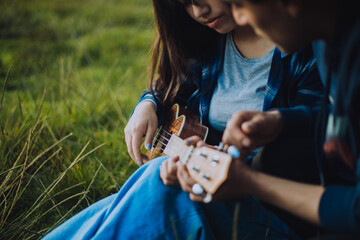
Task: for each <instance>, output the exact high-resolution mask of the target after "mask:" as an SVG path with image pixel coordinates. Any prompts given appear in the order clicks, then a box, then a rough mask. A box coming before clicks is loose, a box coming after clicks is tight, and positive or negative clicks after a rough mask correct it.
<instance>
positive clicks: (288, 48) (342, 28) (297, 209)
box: [178, 0, 360, 235]
mask: <svg viewBox="0 0 360 240" xmlns="http://www.w3.org/2000/svg"><path fill="white" fill-rule="evenodd" d="M228 2H230V3H231V4H232V11H233V16H234V19H235V21H236V22H237V23H238V24H239V25H245V24H250V25H252V27H253V28H254V29H255V31H256V32H257V33H258V34H259V35H262V36H265V37H268V38H270V39H271V40H273V41H274V42H275V43H276V44H277V45H278V46H279V48H280V49H281V50H282V51H283V52H286V53H292V52H294V51H296V50H298V49H300V48H302V47H303V46H305V45H306V44H308V43H310V42H312V43H313V46H314V53H315V56H316V59H317V63H318V65H319V66H318V68H319V73H320V76H321V78H322V80H323V82H324V85H326V88H327V95H329V98H330V100H331V101H330V104H329V103H328V102H327V101H326V100H325V99H324V102H323V106H322V108H321V110H320V109H309V108H306V107H298V108H295V109H290V110H273V111H269V112H256V111H245V112H238V113H236V114H234V115H233V117H232V118H231V120H230V121H229V122H228V124H227V127H226V130H225V133H224V136H223V142H224V143H226V144H229V145H235V146H237V147H238V149H239V150H240V152H242V153H245V152H251V150H253V149H255V148H257V147H259V146H262V145H264V144H267V143H270V142H272V141H273V140H275V139H277V138H279V137H283V136H284V135H285V136H301V135H306V134H309V133H311V132H312V131H316V133H317V134H316V135H317V137H316V144H317V149H318V165H319V177H320V179H321V183H322V184H321V185H310V184H304V183H298V182H295V181H289V180H285V179H281V178H278V177H274V176H270V175H267V174H264V173H261V172H258V171H256V170H253V169H251V168H249V167H248V166H246V165H245V164H243V163H242V162H241V161H233V166H232V167H231V170H230V172H229V179H228V181H227V182H226V183H225V184H224V185H223V186H222V187H221V189H220V190H219V192H218V193H217V194H216V195H215V196H214V198H215V199H216V198H217V199H227V198H234V197H235V198H236V197H241V196H248V195H251V196H255V197H257V198H259V199H260V200H261V201H263V202H265V203H268V204H271V205H274V206H277V207H279V208H281V209H283V210H285V211H287V212H289V213H291V214H293V215H295V216H298V217H300V218H302V219H304V220H306V221H308V222H310V223H313V224H315V225H318V226H320V227H321V228H322V229H323V230H324V231H325V233H341V234H351V235H353V234H355V235H356V234H360V184H359V180H360V97H359V95H358V94H356V93H358V92H359V91H360V49H359V47H360V15H359V14H358V13H357V9H356V7H355V6H353V4H352V3H350V1H343V2H341V1H335V0H317V1H313V0H271V1H270V0H230V1H228ZM316 122H318V124H316ZM289 161H290V160H289ZM181 171H185V170H184V169H182V170H180V173H178V176H179V182H180V183H181V185H182V186H183V188H184V187H185V186H186V185H191V184H194V182H191V180H186V177H187V176H186V174H183V173H182V172H181ZM182 176H184V177H182ZM190 197H191V198H192V199H193V200H199V201H201V200H202V197H203V195H201V196H199V195H195V194H193V193H190Z"/></svg>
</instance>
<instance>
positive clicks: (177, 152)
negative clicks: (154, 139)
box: [164, 134, 194, 165]
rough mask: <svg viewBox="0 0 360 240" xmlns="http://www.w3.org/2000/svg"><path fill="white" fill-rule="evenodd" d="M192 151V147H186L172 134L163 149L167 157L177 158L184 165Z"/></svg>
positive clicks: (182, 141)
mask: <svg viewBox="0 0 360 240" xmlns="http://www.w3.org/2000/svg"><path fill="white" fill-rule="evenodd" d="M193 150H194V146H187V145H186V144H185V141H184V140H182V139H181V138H180V137H178V136H176V135H175V134H172V135H171V137H170V139H169V141H168V143H167V145H166V147H165V149H164V153H165V154H166V155H168V156H169V157H175V156H179V159H180V161H181V162H182V163H183V164H184V165H186V164H187V162H188V159H189V157H190V155H191V154H192V151H193Z"/></svg>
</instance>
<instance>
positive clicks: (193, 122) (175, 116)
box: [147, 104, 208, 160]
mask: <svg viewBox="0 0 360 240" xmlns="http://www.w3.org/2000/svg"><path fill="white" fill-rule="evenodd" d="M207 134H208V128H207V127H206V126H204V125H201V124H200V118H199V117H198V116H196V115H195V114H193V113H192V112H190V111H189V110H187V109H185V108H183V107H181V106H180V105H179V104H174V105H173V106H172V108H171V109H170V113H169V115H168V117H167V119H165V124H164V125H163V126H161V127H160V128H159V129H158V131H157V133H156V135H155V137H154V139H153V142H152V146H151V149H150V150H149V151H148V152H147V157H148V160H151V159H154V158H156V157H158V156H163V155H167V154H166V153H164V149H165V148H166V146H167V143H168V142H169V139H170V138H171V136H172V135H176V136H178V137H180V138H181V139H185V138H188V137H191V136H193V135H197V136H199V137H200V138H201V139H203V140H204V141H205V139H206V137H207Z"/></svg>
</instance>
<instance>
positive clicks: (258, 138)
mask: <svg viewBox="0 0 360 240" xmlns="http://www.w3.org/2000/svg"><path fill="white" fill-rule="evenodd" d="M281 130H282V120H281V115H280V112H279V111H276V110H275V111H270V112H260V111H239V112H236V113H234V114H233V115H232V117H231V118H230V120H229V121H228V123H227V125H226V128H225V131H224V135H223V138H222V141H223V143H224V144H227V145H234V146H236V147H237V148H238V149H239V150H240V153H241V156H240V158H241V159H245V158H246V157H247V156H248V155H249V154H250V153H251V152H252V151H253V150H255V149H256V148H258V147H260V146H263V145H265V144H267V143H270V142H272V141H273V140H274V139H276V138H277V137H278V136H279V134H280V132H281Z"/></svg>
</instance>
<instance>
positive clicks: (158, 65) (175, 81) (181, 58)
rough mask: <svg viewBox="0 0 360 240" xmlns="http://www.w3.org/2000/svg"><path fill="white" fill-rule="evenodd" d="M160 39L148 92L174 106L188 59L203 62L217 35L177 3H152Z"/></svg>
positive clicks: (175, 0) (174, 0)
mask: <svg viewBox="0 0 360 240" xmlns="http://www.w3.org/2000/svg"><path fill="white" fill-rule="evenodd" d="M153 7H154V13H155V20H156V27H157V32H158V35H157V37H156V39H155V42H154V45H153V49H152V59H151V66H150V76H149V81H148V88H149V90H150V92H151V93H152V94H153V95H154V96H155V94H154V90H155V92H156V93H157V96H158V97H159V96H160V99H159V100H160V102H161V103H162V104H171V103H172V102H173V100H174V98H175V96H176V94H177V93H178V91H179V87H180V85H181V82H182V81H183V79H184V78H186V75H187V70H188V67H189V63H188V62H189V61H188V60H189V59H198V60H201V58H202V57H203V56H204V55H205V54H206V52H207V51H209V48H210V47H211V46H212V45H213V44H214V43H215V39H216V37H217V36H218V33H217V32H215V31H214V30H212V29H210V28H208V27H206V26H203V25H201V24H200V23H198V22H196V21H194V20H193V19H192V18H191V17H190V16H189V14H188V13H187V12H186V11H185V8H184V6H183V4H181V3H180V2H179V1H178V0H153Z"/></svg>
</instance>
